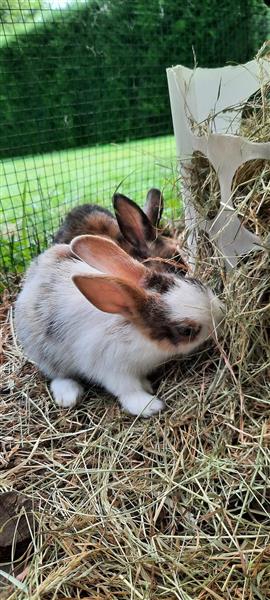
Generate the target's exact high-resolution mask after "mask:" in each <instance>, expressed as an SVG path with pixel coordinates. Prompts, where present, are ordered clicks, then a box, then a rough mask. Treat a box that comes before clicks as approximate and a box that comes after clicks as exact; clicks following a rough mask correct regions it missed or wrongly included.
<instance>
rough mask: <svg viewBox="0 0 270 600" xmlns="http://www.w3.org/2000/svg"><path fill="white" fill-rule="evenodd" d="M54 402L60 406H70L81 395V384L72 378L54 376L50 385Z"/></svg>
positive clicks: (73, 404)
mask: <svg viewBox="0 0 270 600" xmlns="http://www.w3.org/2000/svg"><path fill="white" fill-rule="evenodd" d="M50 389H51V392H52V395H53V397H54V400H55V403H56V404H57V405H58V406H61V407H62V408H72V406H75V404H77V402H78V400H79V399H80V398H81V396H82V395H83V388H82V386H81V385H80V384H79V383H77V381H74V379H62V378H61V377H56V379H53V380H52V382H51V385H50Z"/></svg>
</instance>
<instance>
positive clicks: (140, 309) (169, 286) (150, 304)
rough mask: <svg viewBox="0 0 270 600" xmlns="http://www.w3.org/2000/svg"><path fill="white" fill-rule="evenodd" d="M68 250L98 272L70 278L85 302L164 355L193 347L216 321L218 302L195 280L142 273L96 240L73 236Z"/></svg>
mask: <svg viewBox="0 0 270 600" xmlns="http://www.w3.org/2000/svg"><path fill="white" fill-rule="evenodd" d="M71 249H72V252H73V253H74V254H75V255H76V256H77V257H79V258H80V259H81V260H83V261H84V263H87V264H88V265H90V266H91V267H93V268H95V269H97V271H99V272H102V273H103V274H95V275H90V274H89V275H80V274H78V275H75V276H74V277H73V282H74V283H75V285H76V287H77V288H78V289H79V290H80V291H81V293H82V294H83V295H84V296H85V297H86V298H87V299H88V300H89V301H90V302H91V304H93V305H94V306H96V308H98V309H99V310H101V311H103V312H107V313H116V314H119V315H122V317H124V318H125V319H127V320H128V321H130V322H132V323H133V325H135V326H136V328H137V329H139V330H140V332H141V333H142V334H143V336H144V337H145V338H147V339H148V340H150V341H151V342H152V343H154V344H156V345H157V346H158V347H159V348H160V349H163V350H164V351H165V352H166V353H169V354H170V355H176V354H186V353H188V352H190V351H191V350H193V349H194V348H196V347H197V346H198V345H200V344H201V343H202V342H203V341H205V339H206V338H207V337H208V336H209V335H211V333H212V332H213V330H214V328H215V327H216V325H218V324H219V322H220V321H221V319H222V316H223V313H222V307H221V303H220V302H219V300H218V299H217V298H216V297H215V296H214V294H213V292H212V291H211V290H210V289H209V288H208V287H206V286H205V285H203V284H202V283H201V282H199V281H198V280H196V279H195V278H190V277H183V276H181V275H180V276H179V275H176V274H175V273H173V272H171V273H170V272H168V271H166V272H164V271H163V270H159V269H158V268H157V269H155V268H151V269H148V268H146V267H145V265H144V264H142V263H140V262H138V261H137V260H135V259H133V258H132V257H130V256H129V255H128V254H127V253H126V252H125V251H124V250H123V249H122V248H120V247H119V246H118V245H117V244H115V243H114V242H113V241H112V240H109V239H106V238H103V237H100V236H79V237H77V238H75V239H74V240H73V241H72V243H71ZM158 262H162V259H159V261H158Z"/></svg>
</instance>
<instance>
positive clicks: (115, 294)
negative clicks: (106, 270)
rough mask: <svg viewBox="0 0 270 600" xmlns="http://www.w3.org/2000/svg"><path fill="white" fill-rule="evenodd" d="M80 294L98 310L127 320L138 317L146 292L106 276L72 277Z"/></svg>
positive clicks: (145, 299)
mask: <svg viewBox="0 0 270 600" xmlns="http://www.w3.org/2000/svg"><path fill="white" fill-rule="evenodd" d="M72 280H73V282H74V283H75V285H76V287H77V288H78V289H79V290H80V292H81V293H82V294H83V295H84V296H85V297H86V298H87V300H89V302H91V304H93V305H94V306H96V308H98V309H99V310H102V311H103V312H107V313H113V314H119V315H122V316H123V317H125V318H126V319H128V320H131V321H133V320H136V319H137V318H138V317H140V315H141V312H142V307H144V305H145V303H146V301H147V292H145V291H144V290H143V289H139V288H137V287H136V286H134V285H131V284H129V283H127V282H126V281H123V280H122V279H119V278H117V277H109V276H108V275H74V276H73V277H72Z"/></svg>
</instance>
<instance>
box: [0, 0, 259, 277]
mask: <svg viewBox="0 0 270 600" xmlns="http://www.w3.org/2000/svg"><path fill="white" fill-rule="evenodd" d="M268 31H269V13H268V9H267V8H266V6H265V4H264V3H263V2H262V0H252V1H251V2H247V1H245V2H243V1H242V0H237V1H236V0H235V1H234V2H232V0H230V1H228V2H227V3H224V4H222V5H221V3H220V2H218V1H217V0H215V1H211V2H210V0H209V1H208V0H207V1H206V2H204V3H201V2H199V1H196V0H193V1H191V0H190V1H188V2H186V3H182V5H179V2H178V1H176V0H149V1H148V3H145V2H144V1H143V0H135V1H134V2H127V1H126V0H99V1H94V0H91V1H87V2H86V1H83V0H81V1H80V0H77V1H71V2H68V0H66V1H65V0H51V1H50V2H49V1H45V0H44V1H43V2H42V0H31V1H30V0H4V1H3V0H0V161H1V162H0V239H1V246H0V261H1V267H2V268H1V271H2V272H4V273H6V275H5V277H6V278H7V277H8V275H7V273H8V272H9V271H16V272H19V271H21V270H23V269H24V268H25V265H26V264H27V262H28V261H29V260H30V258H31V257H32V256H34V255H35V254H37V253H38V252H40V251H41V250H42V249H43V248H44V247H46V245H47V244H48V243H50V241H51V239H52V236H53V233H54V232H55V230H56V228H57V226H58V224H59V221H60V220H61V218H62V217H63V216H64V215H65V214H66V212H67V210H68V209H69V208H71V207H72V206H74V205H76V204H80V203H83V202H98V203H100V204H102V205H103V206H106V207H110V204H111V196H112V194H113V193H114V192H115V190H116V189H119V188H120V189H121V190H122V191H123V192H124V193H125V194H126V195H129V196H131V197H132V198H134V199H135V200H136V201H138V202H142V201H143V199H144V197H145V194H146V192H147V190H148V188H150V187H152V186H154V187H160V188H162V189H163V191H164V195H165V201H166V208H167V214H170V215H171V214H174V213H177V212H178V213H179V210H180V209H179V202H178V200H177V189H176V171H175V146H174V140H173V136H172V122H171V115H170V106H169V98H168V91H167V82H166V67H168V66H170V65H172V64H176V63H182V64H186V65H187V66H193V65H194V62H197V63H198V64H199V65H200V66H217V65H224V64H226V63H228V62H241V61H246V60H248V59H251V58H252V57H253V55H254V53H255V52H256V51H257V49H258V48H259V46H260V45H261V43H263V41H264V40H265V39H266V38H267V35H268Z"/></svg>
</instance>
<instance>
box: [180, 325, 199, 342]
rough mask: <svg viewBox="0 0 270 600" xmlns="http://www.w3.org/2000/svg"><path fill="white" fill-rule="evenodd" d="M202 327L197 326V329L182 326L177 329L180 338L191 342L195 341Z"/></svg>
mask: <svg viewBox="0 0 270 600" xmlns="http://www.w3.org/2000/svg"><path fill="white" fill-rule="evenodd" d="M200 330H201V326H200V325H197V326H196V327H191V326H189V325H180V326H178V327H177V333H178V335H179V336H181V337H184V338H188V339H190V340H192V339H194V338H195V337H196V336H197V335H198V333H200Z"/></svg>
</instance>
